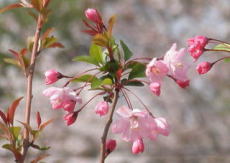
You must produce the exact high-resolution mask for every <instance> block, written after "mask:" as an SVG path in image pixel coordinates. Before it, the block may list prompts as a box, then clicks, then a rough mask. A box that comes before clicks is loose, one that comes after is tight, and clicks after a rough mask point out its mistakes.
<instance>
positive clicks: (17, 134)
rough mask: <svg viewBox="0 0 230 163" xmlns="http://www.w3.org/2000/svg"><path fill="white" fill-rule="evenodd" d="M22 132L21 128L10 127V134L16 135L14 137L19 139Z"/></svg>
mask: <svg viewBox="0 0 230 163" xmlns="http://www.w3.org/2000/svg"><path fill="white" fill-rule="evenodd" d="M20 131H21V127H10V132H11V133H12V134H13V135H14V137H15V138H16V139H17V137H18V136H19V134H20Z"/></svg>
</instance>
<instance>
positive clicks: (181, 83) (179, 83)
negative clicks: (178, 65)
mask: <svg viewBox="0 0 230 163" xmlns="http://www.w3.org/2000/svg"><path fill="white" fill-rule="evenodd" d="M176 83H177V84H178V85H179V86H180V87H181V88H186V87H188V86H189V84H190V80H185V81H182V80H176Z"/></svg>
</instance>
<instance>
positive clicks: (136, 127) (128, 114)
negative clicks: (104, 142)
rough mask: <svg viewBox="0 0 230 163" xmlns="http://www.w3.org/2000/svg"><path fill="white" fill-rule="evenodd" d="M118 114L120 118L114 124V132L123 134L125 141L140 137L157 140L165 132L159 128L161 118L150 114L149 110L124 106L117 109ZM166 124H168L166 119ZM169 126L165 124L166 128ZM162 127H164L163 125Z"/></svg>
mask: <svg viewBox="0 0 230 163" xmlns="http://www.w3.org/2000/svg"><path fill="white" fill-rule="evenodd" d="M117 114H118V119H117V120H116V121H115V122H114V123H113V125H112V132H113V133H115V134H121V137H122V139H123V140H124V141H131V142H133V141H135V140H137V139H140V138H149V139H151V140H155V139H156V137H157V135H158V134H162V133H163V132H162V131H161V130H160V128H159V122H158V121H159V120H156V118H154V117H152V116H150V114H149V113H148V112H147V111H141V110H139V109H133V110H131V109H129V108H128V107H126V106H122V107H120V108H119V109H118V110H117ZM165 124H167V122H166V121H165ZM162 126H163V125H162ZM167 126H168V125H165V130H166V128H167ZM161 128H162V129H163V127H161ZM165 132H166V131H165ZM163 135H165V133H164V134H163Z"/></svg>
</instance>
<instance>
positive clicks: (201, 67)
mask: <svg viewBox="0 0 230 163" xmlns="http://www.w3.org/2000/svg"><path fill="white" fill-rule="evenodd" d="M211 68H212V64H211V63H210V62H202V63H200V64H198V65H197V67H196V70H197V72H198V73H199V74H206V73H207V72H208V71H209V70H210V69H211Z"/></svg>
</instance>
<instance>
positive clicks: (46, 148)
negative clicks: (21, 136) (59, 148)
mask: <svg viewBox="0 0 230 163" xmlns="http://www.w3.org/2000/svg"><path fill="white" fill-rule="evenodd" d="M31 147H33V148H35V149H38V150H40V151H45V150H48V149H50V147H45V146H44V147H40V146H39V145H37V144H33V145H32V146H31Z"/></svg>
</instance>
